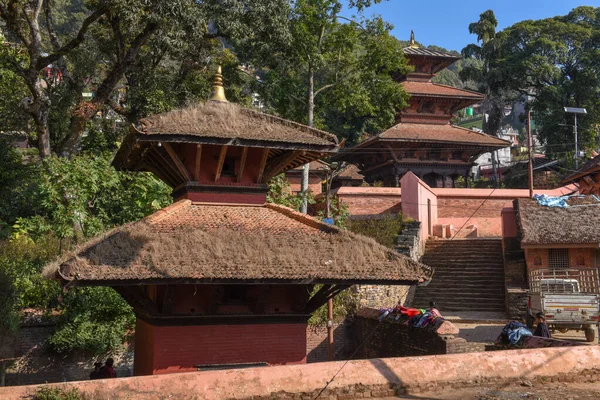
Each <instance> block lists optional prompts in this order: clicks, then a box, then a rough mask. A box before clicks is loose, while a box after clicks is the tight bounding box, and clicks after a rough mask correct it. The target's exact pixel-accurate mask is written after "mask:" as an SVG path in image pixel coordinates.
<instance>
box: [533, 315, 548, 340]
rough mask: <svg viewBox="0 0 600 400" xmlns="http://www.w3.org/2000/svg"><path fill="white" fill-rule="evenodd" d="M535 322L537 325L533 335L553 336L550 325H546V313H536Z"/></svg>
mask: <svg viewBox="0 0 600 400" xmlns="http://www.w3.org/2000/svg"><path fill="white" fill-rule="evenodd" d="M535 323H536V324H537V327H536V328H535V332H534V333H533V336H539V337H543V338H551V337H552V336H551V335H550V330H549V329H548V325H546V318H544V314H542V313H541V312H539V313H537V314H536V315H535Z"/></svg>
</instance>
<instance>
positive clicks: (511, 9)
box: [344, 0, 600, 51]
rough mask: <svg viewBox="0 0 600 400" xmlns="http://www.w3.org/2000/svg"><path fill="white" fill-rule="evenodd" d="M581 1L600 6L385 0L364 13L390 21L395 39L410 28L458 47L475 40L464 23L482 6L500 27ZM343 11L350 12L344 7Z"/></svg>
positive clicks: (526, 0) (547, 0)
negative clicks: (491, 11)
mask: <svg viewBox="0 0 600 400" xmlns="http://www.w3.org/2000/svg"><path fill="white" fill-rule="evenodd" d="M582 5H587V6H595V7H600V0H587V1H585V0H584V1H582V0H579V1H577V0H493V1H489V0H488V1H484V0H458V1H456V0H455V1H448V0H446V1H444V0H428V1H427V0H426V1H423V0H388V1H383V2H382V3H380V4H377V5H374V6H372V7H371V8H369V9H367V10H366V11H365V16H370V15H372V14H379V15H381V16H383V19H384V20H386V21H388V22H391V23H392V24H393V25H394V30H393V34H394V36H396V37H397V38H398V39H401V40H408V39H409V37H410V30H411V29H414V31H415V38H416V39H417V40H418V41H419V42H421V43H423V44H425V45H432V44H433V45H437V46H441V47H445V48H446V49H449V50H457V51H460V50H461V49H462V48H463V47H465V46H466V45H467V44H469V43H474V42H475V41H476V40H477V38H476V37H475V36H472V35H470V34H469V28H468V27H469V24H470V23H471V22H475V21H477V20H478V19H479V14H481V13H482V12H484V11H485V10H488V9H492V10H494V13H495V14H496V18H497V19H498V30H501V29H503V28H505V27H507V26H510V25H512V24H514V23H516V22H519V21H522V20H526V19H541V18H548V17H554V16H556V15H565V14H568V13H569V11H571V10H572V9H573V8H575V7H578V6H582ZM344 14H345V15H346V16H349V15H351V14H352V12H349V11H348V10H345V11H344Z"/></svg>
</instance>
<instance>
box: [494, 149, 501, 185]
mask: <svg viewBox="0 0 600 400" xmlns="http://www.w3.org/2000/svg"><path fill="white" fill-rule="evenodd" d="M492 169H493V171H494V187H495V188H496V189H498V188H499V187H500V181H499V177H498V162H497V160H496V151H495V150H493V151H492Z"/></svg>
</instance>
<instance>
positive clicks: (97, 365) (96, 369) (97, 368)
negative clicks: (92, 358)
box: [90, 361, 102, 380]
mask: <svg viewBox="0 0 600 400" xmlns="http://www.w3.org/2000/svg"><path fill="white" fill-rule="evenodd" d="M100 367H102V363H101V362H98V361H96V362H95V363H94V370H93V371H92V372H91V373H90V379H92V380H94V379H100Z"/></svg>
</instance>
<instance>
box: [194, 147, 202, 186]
mask: <svg viewBox="0 0 600 400" xmlns="http://www.w3.org/2000/svg"><path fill="white" fill-rule="evenodd" d="M201 160H202V144H198V145H196V168H195V169H194V180H195V181H196V182H198V181H199V180H200V161H201Z"/></svg>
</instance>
